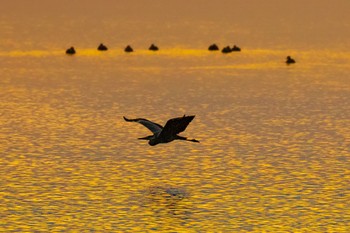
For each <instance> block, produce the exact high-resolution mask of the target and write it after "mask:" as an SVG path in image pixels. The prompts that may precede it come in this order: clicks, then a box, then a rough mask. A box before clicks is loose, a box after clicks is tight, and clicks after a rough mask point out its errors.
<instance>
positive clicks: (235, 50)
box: [231, 45, 241, 52]
mask: <svg viewBox="0 0 350 233" xmlns="http://www.w3.org/2000/svg"><path fill="white" fill-rule="evenodd" d="M231 51H232V52H240V51H241V48H240V47H238V46H237V45H234V46H233V47H232V49H231Z"/></svg>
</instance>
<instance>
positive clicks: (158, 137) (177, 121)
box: [124, 115, 199, 146]
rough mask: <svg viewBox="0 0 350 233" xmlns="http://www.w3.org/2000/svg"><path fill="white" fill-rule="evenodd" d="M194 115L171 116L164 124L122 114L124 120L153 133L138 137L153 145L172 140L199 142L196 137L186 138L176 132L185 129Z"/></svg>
mask: <svg viewBox="0 0 350 233" xmlns="http://www.w3.org/2000/svg"><path fill="white" fill-rule="evenodd" d="M194 117H195V116H185V115H184V116H183V117H177V118H172V119H170V120H168V121H167V123H166V124H165V126H164V127H163V126H161V125H159V124H157V123H154V122H152V121H149V120H147V119H144V118H136V119H128V118H126V117H125V116H124V120H125V121H128V122H137V123H140V124H142V125H143V126H145V127H146V128H147V129H149V130H150V131H151V132H152V133H153V135H150V136H146V137H142V138H138V139H141V140H148V144H149V145H151V146H155V145H157V144H159V143H168V142H171V141H174V140H184V141H190V142H199V141H198V140H196V139H188V138H187V137H183V136H179V135H178V134H179V133H181V132H183V131H185V129H186V128H187V126H188V125H189V124H190V122H191V121H192V120H193V118H194Z"/></svg>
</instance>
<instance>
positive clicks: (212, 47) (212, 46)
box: [208, 44, 219, 51]
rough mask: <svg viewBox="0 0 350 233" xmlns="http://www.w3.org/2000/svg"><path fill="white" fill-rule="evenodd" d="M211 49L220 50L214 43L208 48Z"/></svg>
mask: <svg viewBox="0 0 350 233" xmlns="http://www.w3.org/2000/svg"><path fill="white" fill-rule="evenodd" d="M208 50H209V51H217V50H219V47H218V46H217V45H216V44H212V45H210V46H209V48H208Z"/></svg>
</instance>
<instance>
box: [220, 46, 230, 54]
mask: <svg viewBox="0 0 350 233" xmlns="http://www.w3.org/2000/svg"><path fill="white" fill-rule="evenodd" d="M221 52H222V53H231V52H232V50H231V48H230V46H226V47H224V48H223V49H222V50H221Z"/></svg>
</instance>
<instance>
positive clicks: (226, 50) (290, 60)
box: [66, 43, 295, 65]
mask: <svg viewBox="0 0 350 233" xmlns="http://www.w3.org/2000/svg"><path fill="white" fill-rule="evenodd" d="M97 50H98V51H107V50H108V48H107V46H106V45H104V44H102V43H101V44H100V45H99V46H98V47H97ZM148 50H150V51H158V50H159V48H158V46H156V45H154V44H151V46H150V47H149V48H148ZM208 50H209V51H219V50H220V49H219V46H217V45H216V44H212V45H210V46H209V47H208ZM240 51H241V48H240V47H238V46H237V45H234V46H232V47H230V46H226V47H224V48H222V49H221V52H222V53H232V52H240ZM124 52H126V53H131V52H134V49H133V48H132V47H131V46H130V45H128V46H126V47H125V48H124ZM75 53H76V50H75V48H74V47H73V46H72V47H70V48H68V49H67V50H66V54H68V55H74V54H75ZM294 63H295V60H294V59H293V58H291V56H287V60H286V64H288V65H289V64H294Z"/></svg>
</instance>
